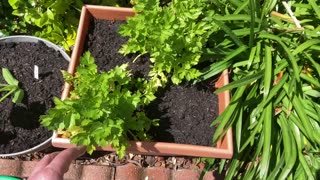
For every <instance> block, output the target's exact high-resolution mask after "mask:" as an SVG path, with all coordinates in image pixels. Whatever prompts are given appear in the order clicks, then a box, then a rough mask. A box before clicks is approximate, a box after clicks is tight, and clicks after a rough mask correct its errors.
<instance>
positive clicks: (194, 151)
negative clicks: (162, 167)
mask: <svg viewBox="0 0 320 180" xmlns="http://www.w3.org/2000/svg"><path fill="white" fill-rule="evenodd" d="M133 15H134V12H133V11H132V9H131V8H115V7H106V6H93V5H85V6H83V8H82V14H81V18H80V24H79V29H78V34H77V39H76V45H75V47H74V50H73V54H72V56H71V62H70V64H69V67H68V71H69V73H72V74H73V73H75V71H76V67H77V65H78V63H79V59H80V56H81V55H82V53H83V47H84V41H85V39H86V35H87V32H88V28H89V22H90V19H91V18H96V19H104V20H125V19H126V17H128V16H133ZM228 82H229V80H228V72H227V71H224V72H223V73H222V74H221V76H220V78H219V79H218V81H217V82H216V87H221V86H224V85H225V84H227V83H228ZM70 88H71V87H69V86H65V89H64V91H63V94H62V99H65V98H66V97H67V96H68V94H69V92H70ZM229 96H230V95H229V92H223V93H220V94H218V99H219V114H221V113H222V112H223V111H224V109H225V108H226V107H227V105H228V104H229V101H230V97H229ZM232 141H233V140H232V130H231V129H230V130H228V132H227V133H226V135H225V137H224V138H223V139H221V140H219V141H218V143H217V146H216V147H206V146H197V145H187V144H176V143H164V142H135V141H131V142H130V144H131V146H130V147H129V148H128V149H127V152H131V153H137V154H147V155H179V156H198V157H213V158H231V157H232V155H233V142H232ZM52 144H53V146H55V147H62V148H68V147H73V146H75V145H73V144H70V140H69V139H65V138H60V137H58V135H57V134H56V133H54V135H53V138H52ZM99 150H105V151H114V149H113V148H112V147H111V146H105V147H100V148H99Z"/></svg>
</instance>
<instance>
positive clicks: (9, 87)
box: [0, 68, 24, 103]
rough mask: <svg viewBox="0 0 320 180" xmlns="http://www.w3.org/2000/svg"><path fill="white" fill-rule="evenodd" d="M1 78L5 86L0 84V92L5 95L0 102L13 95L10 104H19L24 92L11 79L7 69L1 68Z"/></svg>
mask: <svg viewBox="0 0 320 180" xmlns="http://www.w3.org/2000/svg"><path fill="white" fill-rule="evenodd" d="M2 77H3V78H4V80H5V81H6V82H7V84H0V92H6V93H5V95H4V96H2V97H1V98H0V102H2V101H4V100H5V99H6V98H7V97H9V96H10V95H13V98H12V102H13V103H20V102H21V101H22V99H23V96H24V92H23V90H22V89H21V88H20V87H19V81H18V80H16V79H15V78H14V77H13V75H12V74H11V73H10V71H9V69H7V68H2Z"/></svg>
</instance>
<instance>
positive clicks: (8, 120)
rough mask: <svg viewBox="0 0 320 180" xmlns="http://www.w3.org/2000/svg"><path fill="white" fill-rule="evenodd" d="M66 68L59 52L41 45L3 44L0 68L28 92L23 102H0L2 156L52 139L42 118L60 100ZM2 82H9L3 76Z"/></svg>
mask: <svg viewBox="0 0 320 180" xmlns="http://www.w3.org/2000/svg"><path fill="white" fill-rule="evenodd" d="M35 65H37V66H38V67H39V79H38V80H37V79H35V78H34V66H35ZM67 66H68V62H67V61H66V60H65V59H64V58H63V57H62V55H61V54H60V53H59V52H57V51H55V50H54V49H52V48H49V47H47V46H46V45H45V44H44V43H42V42H39V43H18V44H15V43H0V67H1V68H8V69H9V70H10V72H11V73H12V74H13V76H14V77H15V78H16V79H17V80H18V81H19V87H20V88H22V89H23V91H24V93H25V95H24V98H23V101H22V103H19V104H14V103H12V101H11V97H10V98H7V99H6V100H5V101H4V102H1V103H0V122H1V123H0V154H8V153H14V152H18V151H22V150H26V149H29V148H31V147H34V146H36V145H38V144H40V143H42V142H44V141H45V140H47V139H48V138H50V137H51V136H52V132H51V131H49V130H47V129H46V128H44V127H43V126H41V125H40V123H39V117H40V115H43V114H45V113H46V111H47V109H49V108H50V107H53V105H54V104H53V101H52V99H53V97H60V95H61V92H62V88H63V77H62V74H61V70H62V69H66V68H67ZM0 83H6V82H5V81H4V79H3V78H2V75H1V76H0ZM3 95H4V93H2V94H0V96H1V97H2V96H3Z"/></svg>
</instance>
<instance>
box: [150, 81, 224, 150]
mask: <svg viewBox="0 0 320 180" xmlns="http://www.w3.org/2000/svg"><path fill="white" fill-rule="evenodd" d="M213 87H214V85H213V84H212V85H211V86H208V85H207V84H197V85H192V86H191V85H188V84H184V85H171V86H168V87H167V88H164V89H160V90H159V91H158V92H157V95H156V96H157V99H156V100H155V101H153V102H151V104H150V105H149V106H148V107H147V108H146V114H147V116H148V117H149V118H151V119H160V121H159V126H156V127H152V128H151V130H150V132H149V134H150V135H151V136H152V137H153V138H154V139H156V140H157V141H162V142H175V143H180V144H194V145H203V146H212V145H213V144H212V136H213V134H214V131H215V127H210V125H211V123H212V122H213V120H214V119H216V118H217V117H218V114H219V110H218V97H217V96H216V95H215V94H213V91H212V89H213Z"/></svg>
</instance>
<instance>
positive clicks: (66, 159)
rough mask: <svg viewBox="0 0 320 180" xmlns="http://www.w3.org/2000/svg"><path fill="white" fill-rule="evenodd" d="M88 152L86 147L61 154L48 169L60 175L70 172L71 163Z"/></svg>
mask: <svg viewBox="0 0 320 180" xmlns="http://www.w3.org/2000/svg"><path fill="white" fill-rule="evenodd" d="M85 152H86V147H84V146H82V147H74V148H69V149H66V150H64V151H62V152H60V153H59V154H58V155H57V156H56V157H55V158H54V159H53V160H52V161H51V162H50V163H49V165H47V167H46V168H49V169H52V170H54V171H55V172H57V173H59V174H64V173H66V172H67V171H68V169H69V166H70V164H71V162H72V161H73V160H74V159H76V158H77V157H79V156H81V155H83V154H84V153H85Z"/></svg>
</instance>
